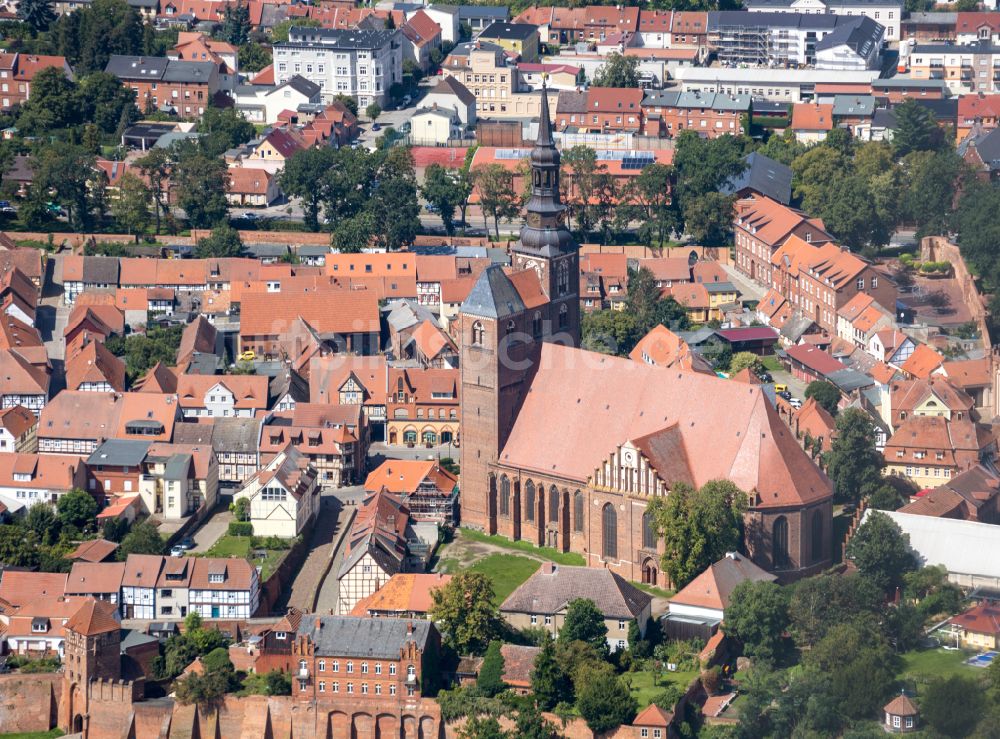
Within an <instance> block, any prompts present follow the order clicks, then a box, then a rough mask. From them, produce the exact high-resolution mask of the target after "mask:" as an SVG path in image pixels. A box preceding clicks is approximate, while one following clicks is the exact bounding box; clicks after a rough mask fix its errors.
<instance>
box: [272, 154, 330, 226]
mask: <svg viewBox="0 0 1000 739" xmlns="http://www.w3.org/2000/svg"><path fill="white" fill-rule="evenodd" d="M335 152H336V150H335V149H331V148H329V147H320V148H314V147H310V148H308V149H300V150H299V151H297V152H295V153H294V154H292V156H291V157H289V158H288V159H287V160H286V161H285V166H284V169H282V171H281V174H280V175H279V179H280V181H281V189H282V191H284V192H285V193H286V194H287V195H288V196H290V197H297V198H301V199H302V210H303V216H304V219H305V223H306V227H307V228H308V229H309V230H310V231H319V211H320V207H321V206H322V204H323V201H324V200H325V199H326V197H327V193H326V190H325V188H324V184H325V183H324V178H325V177H326V175H327V173H328V172H330V171H331V170H332V169H334V168H335V167H334V162H335V160H336V159H337V155H336V153H335Z"/></svg>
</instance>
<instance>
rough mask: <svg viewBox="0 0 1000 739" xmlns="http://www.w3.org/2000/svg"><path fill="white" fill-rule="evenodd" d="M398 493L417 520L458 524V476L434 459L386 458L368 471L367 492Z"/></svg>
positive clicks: (411, 515)
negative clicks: (383, 491)
mask: <svg viewBox="0 0 1000 739" xmlns="http://www.w3.org/2000/svg"><path fill="white" fill-rule="evenodd" d="M381 490H385V491H387V492H390V493H392V494H393V495H398V496H400V497H401V498H402V501H403V503H405V504H406V507H407V509H409V512H410V517H411V518H412V519H413V520H414V521H420V522H432V523H436V524H439V525H441V526H446V527H452V526H455V525H457V523H458V478H457V477H456V476H455V475H454V474H452V473H451V472H449V471H448V470H446V469H444V468H443V467H441V465H440V464H438V463H437V462H434V461H431V460H421V459H393V460H387V461H385V462H383V463H382V464H381V465H379V466H378V467H377V468H376V469H374V470H372V471H371V472H370V473H368V477H367V478H366V479H365V491H366V492H368V493H377V492H379V491H381Z"/></svg>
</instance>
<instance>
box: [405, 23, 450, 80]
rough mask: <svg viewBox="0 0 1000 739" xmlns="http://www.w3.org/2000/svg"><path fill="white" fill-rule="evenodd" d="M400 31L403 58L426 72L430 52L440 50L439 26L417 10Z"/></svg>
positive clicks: (429, 61) (429, 62) (428, 65)
mask: <svg viewBox="0 0 1000 739" xmlns="http://www.w3.org/2000/svg"><path fill="white" fill-rule="evenodd" d="M400 30H401V31H402V36H403V56H404V58H405V59H409V60H410V61H411V62H413V63H414V64H416V65H417V66H418V67H420V69H423V70H427V69H428V68H429V67H430V66H431V52H432V51H433V50H434V49H440V48H441V41H442V37H441V33H442V32H441V26H439V25H438V24H437V23H436V22H435V21H434V20H433V19H432V18H431V17H430V16H429V15H428V14H427V13H425V12H424V11H423V10H418V11H417V12H416V13H412V14H411V15H409V16H408V17H407V19H406V22H405V23H404V24H403V25H402V27H401V28H400Z"/></svg>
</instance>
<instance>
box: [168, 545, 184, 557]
mask: <svg viewBox="0 0 1000 739" xmlns="http://www.w3.org/2000/svg"><path fill="white" fill-rule="evenodd" d="M170 556H171V557H183V556H184V548H183V547H181V546H180V545H177V546H173V547H170Z"/></svg>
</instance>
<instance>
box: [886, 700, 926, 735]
mask: <svg viewBox="0 0 1000 739" xmlns="http://www.w3.org/2000/svg"><path fill="white" fill-rule="evenodd" d="M882 711H883V712H884V713H885V721H884V722H883V724H882V726H883V727H884V728H885V730H886V731H887V732H889V733H890V734H901V733H908V732H911V731H916V730H917V729H918V728H919V725H920V724H919V721H920V712H919V711H918V710H917V707H916V706H915V705H914V703H913V701H912V700H910V697H909V696H908V695H906V693H903V694H901V695H898V696H896V697H895V698H893V699H892V700H891V701H889V702H888V703H887V704H886V705H885V707H884V708H883V709H882Z"/></svg>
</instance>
